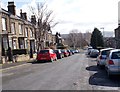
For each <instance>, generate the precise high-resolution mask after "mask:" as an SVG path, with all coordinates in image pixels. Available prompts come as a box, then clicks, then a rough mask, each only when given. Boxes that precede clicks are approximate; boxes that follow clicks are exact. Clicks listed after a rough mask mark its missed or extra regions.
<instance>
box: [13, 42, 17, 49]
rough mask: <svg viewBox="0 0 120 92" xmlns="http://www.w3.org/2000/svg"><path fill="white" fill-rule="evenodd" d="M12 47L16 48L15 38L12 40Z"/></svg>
mask: <svg viewBox="0 0 120 92" xmlns="http://www.w3.org/2000/svg"><path fill="white" fill-rule="evenodd" d="M13 49H17V46H16V40H13Z"/></svg>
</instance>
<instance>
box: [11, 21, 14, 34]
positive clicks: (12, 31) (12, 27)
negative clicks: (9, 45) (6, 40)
mask: <svg viewBox="0 0 120 92" xmlns="http://www.w3.org/2000/svg"><path fill="white" fill-rule="evenodd" d="M11 33H12V34H15V23H11Z"/></svg>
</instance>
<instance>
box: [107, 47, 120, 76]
mask: <svg viewBox="0 0 120 92" xmlns="http://www.w3.org/2000/svg"><path fill="white" fill-rule="evenodd" d="M105 67H106V70H107V74H108V76H109V77H110V75H115V74H120V49H115V50H111V51H110V52H109V53H108V55H107V59H106V65H105Z"/></svg>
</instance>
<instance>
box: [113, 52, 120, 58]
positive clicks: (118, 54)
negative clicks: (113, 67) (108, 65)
mask: <svg viewBox="0 0 120 92" xmlns="http://www.w3.org/2000/svg"><path fill="white" fill-rule="evenodd" d="M111 58H112V59H120V51H118V52H113V53H112V57H111Z"/></svg>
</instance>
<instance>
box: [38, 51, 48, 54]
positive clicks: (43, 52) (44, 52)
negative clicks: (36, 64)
mask: <svg viewBox="0 0 120 92" xmlns="http://www.w3.org/2000/svg"><path fill="white" fill-rule="evenodd" d="M48 52H49V50H41V51H40V52H39V53H41V54H46V53H48Z"/></svg>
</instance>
